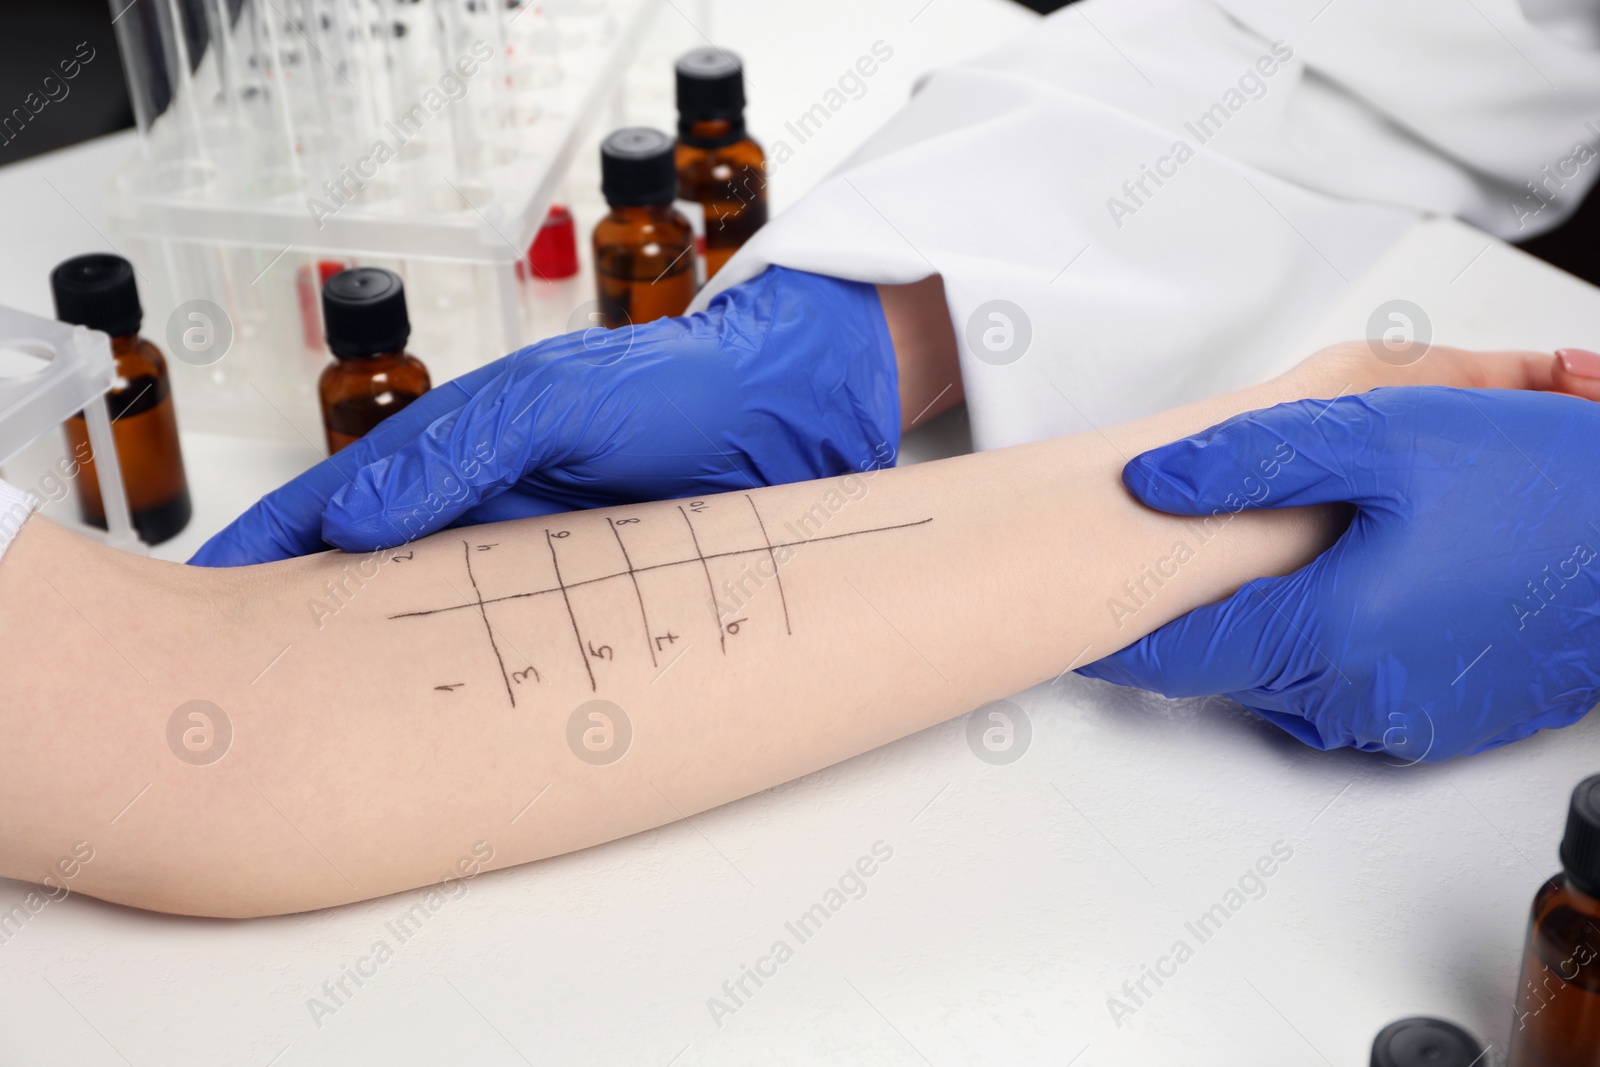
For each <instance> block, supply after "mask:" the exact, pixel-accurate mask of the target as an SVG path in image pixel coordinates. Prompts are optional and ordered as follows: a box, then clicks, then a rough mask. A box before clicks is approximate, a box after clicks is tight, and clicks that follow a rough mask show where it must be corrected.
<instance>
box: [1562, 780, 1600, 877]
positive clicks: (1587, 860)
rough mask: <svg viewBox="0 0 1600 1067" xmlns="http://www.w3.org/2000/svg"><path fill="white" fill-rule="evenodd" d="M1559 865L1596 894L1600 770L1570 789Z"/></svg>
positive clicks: (1599, 853) (1599, 870)
mask: <svg viewBox="0 0 1600 1067" xmlns="http://www.w3.org/2000/svg"><path fill="white" fill-rule="evenodd" d="M1561 866H1562V868H1563V869H1565V870H1566V872H1567V878H1568V880H1569V881H1571V882H1572V883H1573V884H1574V885H1576V886H1577V887H1578V888H1579V889H1581V890H1583V891H1584V892H1585V893H1588V894H1589V895H1590V896H1592V897H1600V774H1593V775H1590V776H1589V777H1588V778H1585V779H1584V780H1583V781H1581V782H1579V783H1578V787H1577V788H1576V789H1574V790H1573V791H1572V803H1571V805H1570V806H1569V807H1568V808H1567V832H1566V833H1565V834H1564V835H1563V836H1562V838H1561Z"/></svg>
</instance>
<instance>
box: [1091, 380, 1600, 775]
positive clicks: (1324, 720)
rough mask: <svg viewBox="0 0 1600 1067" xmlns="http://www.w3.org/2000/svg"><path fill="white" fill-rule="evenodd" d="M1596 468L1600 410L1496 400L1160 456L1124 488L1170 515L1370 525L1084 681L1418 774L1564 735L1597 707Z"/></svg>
mask: <svg viewBox="0 0 1600 1067" xmlns="http://www.w3.org/2000/svg"><path fill="white" fill-rule="evenodd" d="M1286 456H1288V457H1290V458H1287V459H1286V458H1285V457H1286ZM1597 470H1600V405H1596V404H1594V403H1592V402H1590V401H1587V400H1580V399H1577V398H1575V397H1569V396H1562V395H1559V394H1552V393H1533V392H1511V391H1503V390H1486V391H1471V392H1469V391H1462V390H1456V389H1443V388H1400V389H1380V390H1377V391H1375V392H1372V393H1367V394H1364V395H1360V396H1347V397H1343V398H1341V399H1338V400H1335V401H1333V402H1332V403H1331V404H1330V403H1329V402H1328V401H1325V400H1303V401H1299V402H1296V403H1292V404H1284V405H1280V406H1279V407H1275V408H1271V409H1268V410H1266V411H1257V412H1252V413H1250V414H1246V415H1241V416H1238V417H1237V418H1233V419H1230V420H1228V421H1227V422H1224V423H1222V424H1221V425H1219V426H1214V427H1212V428H1211V429H1209V430H1206V431H1205V432H1203V433H1200V434H1196V435H1195V436H1193V437H1189V438H1186V439H1184V440H1182V441H1178V442H1175V443H1173V444H1170V445H1166V446H1164V447H1162V448H1158V449H1155V450H1153V451H1150V452H1146V453H1144V454H1143V455H1140V456H1136V457H1134V459H1133V461H1132V462H1130V463H1129V464H1128V465H1127V467H1126V468H1124V470H1123V476H1122V477H1123V483H1124V484H1125V485H1126V486H1127V487H1128V489H1129V491H1130V492H1132V493H1133V494H1134V495H1135V496H1136V497H1138V498H1139V499H1140V500H1141V501H1143V502H1144V503H1145V504H1147V505H1149V506H1150V507H1152V508H1155V509H1157V510H1158V511H1165V512H1169V513H1171V514H1175V515H1211V514H1213V513H1215V512H1217V511H1218V510H1219V509H1220V511H1221V512H1222V514H1224V515H1225V514H1227V513H1228V512H1229V511H1234V510H1237V509H1238V508H1240V507H1241V506H1245V507H1292V506H1295V505H1299V504H1318V503H1329V502H1334V501H1347V502H1349V503H1352V504H1354V505H1355V506H1356V513H1355V518H1354V519H1353V521H1352V522H1351V524H1350V527H1349V529H1348V530H1347V531H1346V532H1345V533H1344V534H1343V535H1342V536H1341V537H1340V539H1339V540H1338V541H1337V542H1336V543H1335V544H1334V545H1333V547H1331V548H1329V549H1328V550H1327V551H1326V552H1324V553H1323V554H1322V555H1321V556H1319V557H1318V558H1317V559H1316V560H1315V561H1313V562H1312V563H1311V564H1310V565H1309V566H1307V567H1305V568H1303V569H1301V570H1299V571H1297V572H1295V573H1294V574H1291V575H1289V576H1287V577H1283V578H1264V579H1259V580H1257V581H1253V582H1251V583H1250V584H1248V585H1246V586H1245V587H1244V588H1243V589H1241V590H1239V592H1237V593H1235V594H1234V595H1233V596H1232V597H1230V598H1228V599H1227V600H1224V601H1222V602H1220V603H1217V604H1212V605H1209V606H1207V607H1203V608H1200V609H1198V610H1196V611H1194V612H1192V613H1190V614H1189V615H1187V616H1185V617H1183V618H1181V619H1178V620H1176V621H1175V622H1172V623H1169V624H1168V625H1166V626H1164V627H1162V628H1161V629H1159V630H1157V631H1156V632H1155V633H1153V634H1150V635H1149V636H1148V637H1146V638H1144V639H1143V640H1141V641H1139V642H1137V643H1136V644H1134V645H1132V646H1130V647H1128V648H1126V649H1123V650H1122V651H1121V652H1118V653H1116V654H1114V655H1112V656H1109V657H1107V658H1106V659H1103V660H1101V661H1099V662H1098V663H1093V664H1090V665H1089V666H1087V667H1085V668H1083V669H1082V671H1081V673H1083V674H1087V675H1089V676H1091V677H1094V678H1104V679H1106V680H1108V681H1112V682H1118V683H1120V684H1123V685H1133V686H1139V687H1141V688H1144V689H1153V690H1157V691H1159V692H1161V693H1164V694H1166V695H1167V696H1200V695H1210V694H1217V693H1221V694H1224V695H1226V696H1228V697H1231V698H1232V699H1234V700H1237V701H1238V702H1239V703H1241V704H1243V705H1244V706H1245V707H1247V708H1250V709H1251V710H1252V711H1254V712H1256V713H1257V714H1259V715H1260V716H1262V717H1263V718H1265V719H1267V720H1269V721H1271V722H1273V723H1276V724H1277V725H1278V726H1281V727H1282V728H1283V729H1285V730H1287V731H1288V732H1289V733H1291V734H1293V735H1294V736H1295V737H1297V738H1299V739H1300V740H1301V741H1304V742H1305V743H1306V744H1308V745H1312V746H1314V747H1316V748H1321V749H1328V748H1334V747H1337V746H1344V745H1348V746H1353V747H1355V748H1359V749H1363V750H1366V751H1377V750H1384V751H1387V752H1389V753H1391V754H1393V755H1395V756H1397V757H1399V758H1400V759H1402V760H1404V761H1406V762H1408V763H1409V762H1415V761H1418V760H1430V761H1433V760H1442V759H1446V758H1449V757H1451V756H1458V755H1464V754H1467V753H1472V752H1478V751H1481V750H1482V749H1485V748H1492V747H1494V746H1496V745H1503V744H1505V743H1506V742H1508V741H1514V740H1517V739H1518V738H1522V737H1526V736H1528V735H1529V734H1531V733H1533V732H1534V731H1536V730H1541V729H1546V728H1551V727H1557V726H1567V725H1569V724H1571V723H1573V722H1575V721H1576V720H1578V719H1579V718H1581V717H1582V716H1583V715H1584V713H1585V712H1587V711H1588V710H1589V709H1590V708H1591V707H1592V706H1594V704H1595V703H1596V701H1597V699H1600V526H1597V523H1600V478H1597V476H1596V471H1597ZM1269 472H1270V473H1269ZM1263 487H1264V488H1263ZM1256 500H1259V501H1260V502H1259V503H1256V502H1255V501H1256ZM1218 536H1223V537H1225V536H1227V534H1226V529H1225V527H1224V528H1223V530H1222V531H1221V532H1220V533H1219V534H1218Z"/></svg>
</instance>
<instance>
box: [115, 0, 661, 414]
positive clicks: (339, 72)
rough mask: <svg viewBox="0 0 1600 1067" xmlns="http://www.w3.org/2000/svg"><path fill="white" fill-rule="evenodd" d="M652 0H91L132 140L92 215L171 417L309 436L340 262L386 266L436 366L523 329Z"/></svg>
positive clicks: (415, 334) (486, 350) (482, 357)
mask: <svg viewBox="0 0 1600 1067" xmlns="http://www.w3.org/2000/svg"><path fill="white" fill-rule="evenodd" d="M660 3H661V0H543V2H542V3H539V2H533V0H110V4H111V8H112V13H113V16H114V19H115V28H116V31H117V35H118V46H119V50H120V52H121V55H122V58H123V63H124V66H125V68H126V71H127V77H128V83H129V89H130V93H131V95H132V99H133V105H134V114H135V118H136V121H137V125H138V129H139V142H138V147H137V149H136V150H135V151H134V153H133V154H132V156H131V158H130V159H129V160H128V161H127V163H126V164H125V165H124V166H122V167H121V168H119V170H118V171H117V172H116V173H115V174H114V175H113V176H112V177H111V179H110V181H109V183H108V186H107V191H106V214H107V218H108V220H109V223H110V227H111V232H112V236H113V238H114V241H115V243H116V244H117V247H118V249H119V250H120V251H122V253H123V254H124V255H126V256H127V257H128V258H130V259H132V260H133V261H134V263H135V264H136V265H138V266H139V268H140V274H141V282H143V283H145V284H144V285H142V287H141V296H142V298H143V301H144V304H145V307H146V309H147V313H146V325H145V332H146V333H147V334H150V335H152V336H154V337H155V338H157V339H158V340H163V339H164V340H165V341H166V345H165V347H166V348H167V350H168V353H169V355H171V356H173V357H175V359H174V361H173V379H174V391H175V394H176V396H177V399H178V403H179V407H180V411H181V412H182V416H183V421H184V425H185V427H186V428H187V429H191V430H202V431H209V432H221V433H239V434H249V435H254V436H265V437H273V438H287V439H294V438H296V437H298V438H303V439H305V440H307V441H320V439H321V433H320V429H319V428H318V427H319V421H318V414H317V410H316V401H315V380H316V375H317V372H318V371H319V370H320V368H321V367H322V366H323V365H324V364H325V363H326V362H327V360H328V358H329V357H328V353H327V351H326V349H325V348H324V347H323V343H322V338H321V319H320V302H319V294H320V289H321V283H322V282H323V281H324V280H325V279H326V277H327V275H328V274H330V273H331V272H333V271H335V270H337V269H341V268H343V267H346V266H358V265H360V266H383V267H388V268H389V269H391V270H395V271H396V272H398V273H399V274H400V275H401V277H402V278H404V280H405V283H406V289H407V297H408V302H409V308H410V316H411V320H412V344H411V346H410V347H411V348H412V350H413V351H416V352H417V353H418V354H419V355H421V356H423V358H424V360H425V362H427V363H428V365H429V368H430V371H431V372H432V374H433V377H434V380H435V381H436V382H437V381H443V380H446V379H449V378H453V377H455V376H456V375H458V374H460V373H463V372H465V371H466V370H469V369H471V368H473V367H475V366H478V365H481V364H482V363H485V362H487V361H489V360H491V359H494V358H496V357H498V356H500V355H503V354H504V353H506V352H509V351H512V350H514V349H515V348H517V347H520V346H521V345H523V344H526V343H528V342H530V341H532V340H535V339H537V338H536V337H534V336H530V335H529V334H530V323H531V322H533V321H535V320H534V317H533V315H532V313H531V311H530V309H529V304H530V302H531V301H533V300H536V299H537V298H538V297H537V295H536V293H535V292H534V290H535V289H536V287H537V283H536V282H532V281H530V280H529V279H527V278H526V277H524V275H526V273H527V272H526V271H525V270H524V269H523V262H524V260H525V256H526V253H527V250H528V247H529V244H530V243H531V242H532V240H533V238H534V236H535V234H536V233H537V231H538V229H539V226H540V224H541V222H542V221H543V220H544V218H545V215H546V213H547V211H548V209H549V207H550V205H551V203H552V202H553V200H554V199H555V197H556V195H557V192H558V190H559V189H560V186H561V182H562V180H563V178H564V177H565V174H566V172H567V170H568V168H569V166H570V164H571V162H572V158H573V155H574V153H575V151H576V150H577V148H578V146H579V145H580V144H581V143H582V141H583V138H584V136H585V134H586V133H587V132H588V131H589V130H590V128H591V127H592V126H593V124H594V122H595V121H596V119H597V118H598V116H599V114H600V111H601V108H602V106H603V105H604V104H605V103H606V101H607V100H608V99H609V98H610V97H612V96H613V95H614V94H615V93H616V92H617V90H618V87H619V85H620V83H621V79H622V76H623V73H624V71H625V70H626V67H627V64H628V61H629V59H630V58H631V56H632V54H633V52H634V51H635V50H636V48H637V46H638V43H639V41H640V39H641V38H642V36H643V34H644V32H645V30H646V29H647V27H648V26H649V24H650V21H651V19H652V18H653V17H654V15H655V13H656V11H657V9H658V7H659V6H660ZM197 309H198V310H197ZM197 315H198V316H199V317H196V316H197ZM219 317H220V318H219ZM548 317H549V316H548V315H545V316H544V319H546V320H547V319H548ZM197 324H199V325H200V326H201V327H202V328H201V329H199V330H196V329H195V328H194V327H195V326H196V325H197ZM219 333H220V334H222V335H223V336H224V337H225V338H227V339H231V340H229V341H228V344H227V345H226V352H225V354H220V353H219V352H218V351H217V349H218V348H219V347H221V346H220V345H219V343H218V342H217V336H218V334H219ZM191 342H193V343H191Z"/></svg>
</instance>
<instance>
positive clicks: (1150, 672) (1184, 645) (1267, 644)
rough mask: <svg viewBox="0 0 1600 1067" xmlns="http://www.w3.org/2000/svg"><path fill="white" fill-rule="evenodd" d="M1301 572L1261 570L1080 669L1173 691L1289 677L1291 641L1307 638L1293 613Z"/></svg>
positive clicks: (1190, 693)
mask: <svg viewBox="0 0 1600 1067" xmlns="http://www.w3.org/2000/svg"><path fill="white" fill-rule="evenodd" d="M1314 565H1315V564H1313V566H1314ZM1300 573H1301V574H1303V573H1304V572H1303V571H1302V572H1300ZM1296 578H1297V576H1296V575H1291V576H1289V577H1287V578H1258V579H1256V580H1255V581H1253V582H1249V583H1248V584H1246V585H1245V586H1243V587H1242V588H1241V589H1240V590H1239V591H1238V592H1236V593H1234V594H1233V595H1232V596H1230V597H1228V598H1227V599H1226V600H1221V601H1218V602H1217V603H1215V604H1207V605H1206V606H1205V607H1201V608H1196V609H1195V610H1194V611H1191V612H1190V613H1189V614H1187V615H1185V616H1183V617H1182V618H1179V619H1175V620H1173V621H1172V622H1169V623H1167V624H1166V625H1165V626H1163V627H1161V628H1160V629H1158V630H1156V631H1155V632H1154V633H1151V634H1147V635H1146V636H1144V637H1142V638H1140V639H1139V640H1138V641H1135V642H1134V643H1133V644H1131V645H1129V646H1128V647H1126V648H1124V649H1122V650H1121V651H1120V652H1114V653H1112V654H1111V655H1109V656H1106V657H1105V658H1104V659H1101V660H1098V661H1096V662H1094V663H1090V664H1088V665H1086V666H1083V667H1079V668H1078V671H1077V673H1079V674H1082V675H1086V676H1088V677H1090V678H1100V679H1103V680H1104V681H1108V682H1115V683H1116V684H1118V685H1129V686H1134V687H1136V688H1139V689H1149V690H1152V691H1154V692H1157V693H1161V694H1162V695H1163V696H1169V697H1195V696H1214V695H1216V694H1219V693H1236V692H1242V691H1246V690H1251V689H1258V688H1262V687H1266V686H1276V685H1281V684H1288V683H1289V682H1292V681H1294V679H1293V678H1285V677H1284V673H1285V672H1286V671H1287V670H1288V669H1289V667H1290V665H1291V664H1293V663H1298V662H1302V661H1303V660H1304V657H1303V656H1298V655H1295V654H1294V653H1295V652H1296V651H1297V650H1296V649H1295V648H1294V647H1293V645H1292V644H1291V642H1294V641H1302V642H1303V641H1305V638H1303V637H1302V636H1301V634H1302V631H1303V626H1302V625H1301V624H1299V623H1296V622H1295V619H1294V615H1295V609H1296V606H1297V605H1296V604H1295V603H1294V602H1293V598H1294V591H1295V590H1296V589H1298V588H1304V586H1303V585H1302V584H1301V583H1300V582H1298V581H1297V580H1296ZM1302 651H1303V650H1302Z"/></svg>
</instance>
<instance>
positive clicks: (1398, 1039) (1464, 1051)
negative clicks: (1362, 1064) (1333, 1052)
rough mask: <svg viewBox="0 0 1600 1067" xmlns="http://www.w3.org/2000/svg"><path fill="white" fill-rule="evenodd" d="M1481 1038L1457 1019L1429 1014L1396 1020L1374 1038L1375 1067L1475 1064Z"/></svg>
mask: <svg viewBox="0 0 1600 1067" xmlns="http://www.w3.org/2000/svg"><path fill="white" fill-rule="evenodd" d="M1482 1056H1483V1048H1482V1046H1480V1045H1479V1044H1478V1040H1477V1038H1475V1037H1473V1036H1472V1035H1471V1034H1469V1033H1467V1032H1466V1031H1465V1030H1463V1029H1461V1027H1459V1026H1457V1025H1456V1024H1455V1023H1447V1022H1445V1021H1444V1020H1443V1019H1430V1018H1428V1017H1427V1016H1426V1015H1418V1016H1414V1017H1413V1018H1410V1019H1401V1020H1400V1021H1398V1022H1392V1023H1390V1024H1389V1025H1388V1026H1385V1027H1384V1028H1383V1029H1382V1030H1380V1031H1378V1036H1377V1037H1376V1038H1375V1039H1374V1040H1373V1042H1372V1061H1371V1062H1372V1067H1473V1065H1474V1064H1476V1063H1477V1062H1478V1060H1479V1059H1480V1058H1481V1057H1482Z"/></svg>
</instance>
